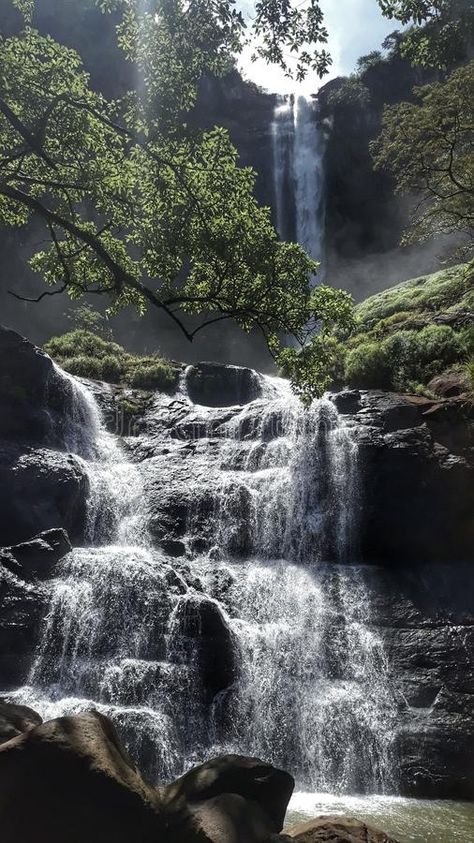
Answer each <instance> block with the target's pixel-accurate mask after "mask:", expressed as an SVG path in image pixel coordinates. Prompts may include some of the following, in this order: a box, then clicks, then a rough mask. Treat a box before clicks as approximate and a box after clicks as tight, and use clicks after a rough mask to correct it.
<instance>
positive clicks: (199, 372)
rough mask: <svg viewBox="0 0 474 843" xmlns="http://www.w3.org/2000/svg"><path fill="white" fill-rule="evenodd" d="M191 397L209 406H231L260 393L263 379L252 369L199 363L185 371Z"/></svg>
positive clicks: (251, 398)
mask: <svg viewBox="0 0 474 843" xmlns="http://www.w3.org/2000/svg"><path fill="white" fill-rule="evenodd" d="M186 385H187V389H188V393H189V397H190V398H191V400H192V401H193V402H194V403H195V404H204V405H205V406H206V407H232V406H234V405H236V404H240V405H241V404H248V403H249V402H250V401H253V400H254V399H255V398H258V397H259V396H260V394H261V386H260V380H259V377H258V375H257V373H256V372H254V371H253V370H252V369H245V368H242V367H241V366H222V365H221V364H220V363H199V364H197V365H196V366H189V368H188V369H187V370H186Z"/></svg>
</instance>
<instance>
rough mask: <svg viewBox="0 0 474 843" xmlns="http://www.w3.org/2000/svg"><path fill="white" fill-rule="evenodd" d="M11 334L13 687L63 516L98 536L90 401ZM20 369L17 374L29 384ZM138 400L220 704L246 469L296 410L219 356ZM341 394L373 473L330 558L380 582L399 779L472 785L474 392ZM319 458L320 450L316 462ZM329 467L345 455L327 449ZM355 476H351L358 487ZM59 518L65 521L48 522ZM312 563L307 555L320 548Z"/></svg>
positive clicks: (144, 461) (62, 549)
mask: <svg viewBox="0 0 474 843" xmlns="http://www.w3.org/2000/svg"><path fill="white" fill-rule="evenodd" d="M1 343H2V348H3V354H2V358H1V359H2V361H3V362H2V365H3V367H4V368H3V370H2V371H3V375H2V379H1V380H0V383H1V385H2V394H1V399H0V400H1V403H2V410H3V412H2V419H3V420H4V421H3V423H2V424H3V426H2V437H3V438H2V443H1V453H2V459H3V463H2V466H3V467H2V486H1V513H2V530H1V536H0V543H1V544H2V545H4V548H3V550H2V554H1V560H0V562H1V565H0V598H1V601H2V612H1V622H0V687H2V688H3V689H4V690H10V691H12V690H14V689H15V688H17V687H18V686H19V685H21V684H24V682H25V680H26V677H27V675H28V671H29V667H30V665H31V661H32V658H33V656H34V653H35V648H36V647H37V645H38V641H39V638H40V635H41V628H42V622H43V619H44V616H45V612H46V610H47V607H48V604H49V598H50V581H51V577H54V576H58V575H59V574H60V571H61V566H62V565H63V564H64V563H63V561H61V560H62V559H63V557H64V554H67V552H68V550H69V544H68V540H67V537H66V535H65V534H64V533H63V532H61V529H65V530H67V531H68V532H69V535H70V537H71V539H72V541H73V542H74V543H76V544H77V543H79V544H80V543H81V542H83V541H84V510H85V507H86V503H87V498H88V495H89V486H88V476H87V471H86V462H85V455H84V453H82V454H81V448H82V449H83V444H82V446H81V447H79V445H78V441H79V440H78V439H77V437H76V438H75V437H74V436H72V434H71V418H72V419H74V418H76V421H77V422H78V423H79V424H81V423H82V424H83V423H84V419H83V417H81V415H80V414H79V416H77V408H76V416H75V415H74V407H73V406H71V393H70V391H69V389H68V384H69V383H70V381H68V378H66V377H65V376H63V375H62V374H61V373H60V372H58V371H57V370H55V369H54V367H53V366H52V364H51V361H49V359H48V358H46V357H45V356H44V355H42V354H41V352H39V350H38V349H35V348H34V347H33V346H31V345H30V344H29V343H27V342H26V341H25V340H23V339H22V338H21V337H18V336H17V335H14V334H13V333H12V332H9V331H6V330H2V333H1ZM7 352H8V358H7ZM8 373H10V374H11V373H14V382H12V380H11V378H10V379H8V377H7V375H8ZM91 387H93V389H94V391H95V394H96V396H97V398H98V400H99V401H100V402H101V404H102V407H103V411H104V414H105V416H106V418H108V421H109V426H110V429H111V430H112V431H115V430H117V427H116V424H117V409H118V408H119V407H120V402H121V401H122V400H123V395H122V393H121V391H120V390H117V391H115V392H114V390H113V389H112V388H110V387H107V386H105V385H100V384H96V385H91ZM189 395H192V401H191V400H190V398H189ZM58 396H59V397H58ZM128 397H129V398H130V397H131V398H132V399H133V398H135V400H136V404H135V407H136V412H135V414H134V417H133V423H132V424H131V425H129V426H128V427H126V429H125V430H124V429H123V428H121V430H120V432H121V433H125V434H126V435H125V438H124V439H123V444H124V447H125V448H126V449H127V452H128V454H129V458H130V459H131V461H132V463H135V464H137V465H140V466H141V470H142V472H143V478H144V484H145V485H144V490H143V494H144V496H145V499H146V501H147V510H148V520H149V530H150V535H151V539H152V542H153V544H154V546H155V547H156V548H158V549H159V550H160V553H161V554H165V557H164V559H165V561H166V566H164V567H163V564H164V563H163V558H162V556H160V557H159V558H160V560H161V561H160V565H161V566H162V567H163V571H164V572H165V573H164V579H163V582H166V583H168V586H167V587H168V588H169V596H170V600H169V601H168V602H170V605H174V604H173V602H172V600H174V599H175V597H174V596H173V597H172V595H174V594H177V595H182V597H179V599H178V603H177V604H176V605H177V608H176V610H173V611H174V614H173V618H174V621H173V623H174V624H175V628H178V627H180V628H181V629H182V630H184V634H185V636H186V640H187V641H188V642H189V643H188V644H187V645H186V646H187V647H191V649H190V650H189V652H190V653H193V654H194V655H193V658H194V659H195V660H196V664H197V665H199V670H200V671H201V672H202V676H203V677H204V679H205V684H206V689H207V697H206V699H207V702H206V699H203V705H209V704H212V699H213V698H214V697H215V695H216V694H219V693H220V692H222V691H223V690H224V689H226V688H228V687H229V686H230V685H231V684H232V682H233V681H234V679H235V675H236V673H235V671H236V670H237V668H236V666H235V664H234V657H235V641H234V638H233V635H234V633H233V632H232V631H231V629H230V628H229V626H228V623H227V622H226V621H225V620H224V614H223V613H224V611H225V612H231V611H232V605H231V604H230V603H228V595H229V594H231V592H232V589H233V587H234V586H233V581H232V576H233V575H232V573H231V571H227V573H226V570H227V569H226V568H225V566H222V564H219V560H221V559H222V552H225V554H228V555H229V558H234V559H236V560H238V559H239V558H241V557H242V556H243V555H245V554H248V553H249V552H251V549H252V548H253V547H254V546H255V541H256V539H255V534H254V532H252V531H254V530H255V520H254V518H253V516H252V517H250V514H251V512H252V508H251V507H252V500H251V495H250V493H249V489H248V488H247V489H246V487H245V483H243V482H242V481H241V480H240V479H239V472H240V471H242V470H243V469H245V471H246V472H248V471H249V470H250V471H251V466H252V463H251V462H249V457H248V454H249V452H250V451H252V453H253V459H255V460H257V463H256V465H257V464H258V460H259V459H261V456H262V454H264V451H265V448H266V445H267V444H268V443H269V442H275V441H278V437H279V436H280V435H281V431H282V427H281V425H282V423H283V422H282V419H281V418H279V417H278V414H279V413H281V412H283V411H284V408H281V409H280V410H279V411H278V412H276V410H272V412H271V413H267V414H266V415H264V416H263V417H262V402H264V400H265V399H264V396H263V394H262V381H261V379H260V378H259V376H258V375H257V374H256V373H254V372H252V371H251V370H242V369H238V368H235V367H221V366H217V365H209V364H206V365H202V366H196V367H194V368H191V369H188V370H187V372H186V378H185V381H184V382H183V380H182V381H181V385H180V388H179V390H178V391H177V392H176V393H175V394H173V395H168V396H144V395H143V393H141V394H140V395H136V396H134V395H133V394H132V393H130V394H129V396H128ZM32 399H33V400H32ZM144 399H146V400H144ZM331 401H332V402H333V404H334V405H335V406H336V407H337V409H338V411H339V413H340V416H341V418H342V419H344V420H345V421H344V424H345V425H347V428H348V429H350V431H352V434H353V435H354V437H355V440H356V441H357V444H358V456H357V478H358V479H357V484H356V485H355V486H354V487H351V489H350V497H351V500H352V502H353V504H354V511H355V517H356V520H357V530H356V535H358V537H359V539H358V542H356V544H355V545H354V547H353V548H352V550H351V558H350V560H349V559H347V558H343V559H341V558H340V555H338V553H339V551H338V548H340V541H339V539H340V536H339V534H338V531H339V529H342V527H340V525H341V524H342V523H343V522H342V521H340V520H338V521H337V522H334V523H333V524H331V523H329V522H328V525H327V528H326V532H325V536H326V539H325V544H324V559H323V560H322V561H324V563H325V564H327V563H328V562H329V563H331V562H336V561H337V562H338V565H336V566H335V567H333V568H331V566H330V567H329V568H328V574H327V577H328V578H329V580H328V581H329V583H331V577H332V574H331V570H334V571H335V572H336V571H337V570H339V568H340V566H341V564H342V563H345V562H347V561H350V562H352V563H354V562H357V563H359V566H358V570H359V572H362V575H363V581H364V583H365V589H366V593H367V597H366V598H364V601H365V611H366V613H367V620H366V623H367V629H368V630H370V629H371V630H373V631H374V632H375V633H376V635H377V636H378V637H379V638H380V640H381V641H382V642H384V653H385V655H384V659H385V658H386V660H387V664H386V671H387V672H386V676H387V679H386V680H384V681H387V682H389V683H390V687H391V689H392V691H391V693H392V694H393V699H394V701H395V703H394V704H395V705H396V709H397V716H396V726H395V732H394V735H393V741H392V748H391V756H390V757H391V766H392V771H391V772H392V773H393V777H392V781H393V784H392V787H393V788H394V789H395V790H396V791H398V792H401V793H404V794H408V795H419V796H430V797H431V796H432V797H435V796H436V797H465V798H469V797H472V796H474V793H473V791H472V777H471V775H470V763H471V758H472V752H473V750H474V743H473V742H474V720H473V707H472V699H473V694H474V668H473V663H472V653H473V644H474V641H473V638H472V636H473V630H474V617H473V614H472V606H470V605H469V595H470V594H471V593H472V585H473V579H474V575H473V570H474V569H473V562H474V560H473V558H472V548H473V538H474V536H473V532H472V531H473V524H472V518H471V517H470V516H471V513H472V508H473V507H472V504H473V500H472V496H473V490H474V484H473V482H472V478H473V460H472V407H471V406H470V405H469V403H468V402H467V401H464V400H459V399H447V400H444V401H438V402H434V401H430V400H427V399H420V398H412V397H409V396H399V395H394V394H387V393H381V392H373V391H372V392H370V391H367V392H354V391H352V392H350V391H343V392H339V393H337V394H334V395H333V396H331ZM329 406H330V405H327V409H325V410H324V413H323V414H322V415H321V416H319V417H318V418H319V423H320V424H321V425H322V426H325V425H327V424H328V423H329V421H330V416H328V415H327V414H328V413H331V412H332V411H330V409H329ZM325 407H326V405H325ZM150 408H151V409H150ZM5 411H8V418H9V419H10V420H11V419H12V418H14V419H15V420H16V429H15V427H13V426H12V425H11V424H10V423H8V424H5ZM262 418H263V422H262ZM81 419H82V420H81ZM37 420H39V422H41V424H39V423H38V424H37ZM230 431H233V433H232V436H234V437H235V436H236V431H237V432H238V440H236V441H238V442H239V443H241V448H242V450H241V451H240V452H238V450H236V451H233V452H232V463H231V466H229V467H231V469H232V477H234V478H235V483H234V485H233V486H232V489H231V490H230V491H231V493H232V494H231V495H229V494H228V492H229V489H230V487H228V488H227V493H226V498H225V501H219V495H221V494H222V487H221V486H220V485H219V483H217V482H216V477H217V475H216V466H219V465H221V464H222V460H223V458H224V455H225V454H227V456H226V459H227V460H228V459H229V453H228V452H227V451H226V450H225V448H226V443H227V442H228V437H229V432H230ZM144 433H146V435H144ZM352 434H351V435H352ZM82 442H83V440H82ZM223 449H224V450H223ZM310 457H311V454H310V453H309V452H308V454H307V457H306V459H309V458H310ZM318 466H319V470H320V471H321V472H324V470H327V465H326V466H325V462H324V459H323V460H322V461H320V462H319V463H318ZM335 466H336V467H337V463H336V464H335ZM242 477H243V475H242ZM190 478H192V482H191V480H190ZM244 479H245V478H244ZM321 481H324V477H322V478H321V479H320V481H318V482H320V484H321V485H320V489H319V493H320V494H322V495H323V496H324V495H326V492H325V486H324V482H322V483H321ZM342 490H343V486H340V494H342V493H343V492H342ZM309 491H310V490H306V492H305V494H308V493H309ZM332 493H333V492H331V494H332ZM276 501H277V499H276V498H275V506H276V505H277V503H276ZM216 505H217V506H219V507H220V512H221V515H222V511H224V514H225V525H226V531H225V534H224V533H220V534H219V535H218V534H217V533H216V529H217V527H216V524H217V522H216V508H215V507H216ZM328 511H330V510H328ZM338 518H339V516H338ZM220 523H221V525H222V524H223V523H224V522H223V521H222V518H221V521H220ZM316 526H317V525H316ZM53 528H54V529H53ZM279 529H280V526H279V525H278V522H277V521H275V522H274V530H275V532H274V534H273V535H269V536H267V537H264V540H265V542H270V543H271V542H272V541H275V540H277V541H278V535H279V533H278V530H279ZM313 529H316V528H315V525H314V524H310V522H309V521H308V524H307V527H306V526H305V525H304V522H303V523H302V530H303V533H302V535H301V537H300V539H301V541H300V543H299V545H298V547H299V548H300V550H301V548H302V549H303V551H304V554H306V555H308V554H309V556H311V554H312V553H313V551H312V547H311V536H312V530H313ZM317 529H319V527H317ZM45 530H46V531H49V532H46V533H43V535H37V534H38V533H40V532H41V531H45ZM259 541H260V539H259ZM285 541H286V539H285ZM265 546H266V545H265ZM292 547H293V545H292ZM313 550H314V549H313ZM295 552H296V551H295ZM299 552H300V551H299V550H298V553H299ZM196 555H199V556H202V557H206V558H207V559H208V564H210V565H211V567H212V565H213V564H215V578H214V580H212V588H211V591H210V592H209V593H208V594H207V593H206V592H205V590H204V586H203V582H202V581H200V579H199V577H196V574H195V573H193V571H192V568H191V567H190V563H191V561H192V559H193V558H195V556H196ZM315 558H316V557H315ZM173 560H174V561H173ZM212 560H215V562H213V561H212ZM301 561H302V562H303V567H304V558H303V556H302V558H301ZM66 562H67V556H66ZM360 563H362V567H360ZM346 567H347V566H346ZM165 568H166V571H165ZM160 570H161V569H160ZM85 574H86V570H85V569H84V575H85ZM160 576H161V575H160ZM153 582H154V581H153ZM160 582H161V580H160ZM147 587H148V586H147ZM333 587H336V586H335V585H333V586H331V585H330V586H329V588H330V589H331V588H333ZM191 593H192V595H195V596H196V599H194V597H193V598H192V599H191ZM188 596H189V599H188ZM165 597H166V600H165V601H164V602H163V599H161V598H160V600H161V602H160V604H159V605H160V606H162V609H161V608H160V611H165V610H166V611H169V609H165V604H166V605H167V596H166V595H165ZM197 598H199V599H197ZM157 605H158V604H157ZM221 607H225V609H224V608H221ZM338 612H339V614H338ZM342 613H343V607H342V606H339V608H337V606H336V609H335V610H334V611H333V612H332V614H331V625H330V627H328V628H327V633H326V634H327V635H328V636H329V638H328V639H327V643H326V645H325V646H327V647H328V648H329V655H330V654H331V651H332V650H333V648H334V647H335V644H336V641H337V640H338V639H339V637H340V636H344V635H348V634H349V630H348V628H347V626H345V625H344V617H343V614H342ZM156 620H157V621H158V618H157V619H156ZM162 622H163V619H160V624H161V623H162ZM157 628H158V627H157ZM108 634H109V633H107V635H108ZM160 634H161V633H160ZM104 640H105V639H104ZM101 646H103V645H101ZM154 646H155V648H156V647H157V644H156V643H155V644H154ZM160 646H161V645H160ZM186 652H188V651H187V650H183V651H182V654H181V655H180V657H179V658H180V659H181V660H182V658H183V657H185V656H184V655H183V654H185V653H186ZM342 652H343V650H341V653H342ZM340 659H341V656H337V658H336V655H334V656H333V658H332V659H331V658H329V657H328V659H327V660H326V669H327V670H328V671H329V673H328V679H330V680H331V681H337V678H338V676H339V677H340V678H343V680H344V683H347V682H349V678H350V677H349V674H348V673H347V670H348V666H347V665H345V664H344V662H343V661H341V660H340ZM384 670H385V668H384ZM384 675H385V674H384ZM196 693H197V691H196ZM316 839H317V838H316Z"/></svg>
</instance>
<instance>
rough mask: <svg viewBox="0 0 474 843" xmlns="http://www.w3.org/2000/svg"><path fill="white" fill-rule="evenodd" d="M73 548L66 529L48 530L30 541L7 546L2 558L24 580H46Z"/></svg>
mask: <svg viewBox="0 0 474 843" xmlns="http://www.w3.org/2000/svg"><path fill="white" fill-rule="evenodd" d="M71 550H72V547H71V543H70V541H69V537H68V534H67V533H66V531H65V530H62V529H56V530H46V531H45V532H43V533H40V534H39V535H38V536H35V537H34V538H33V539H30V541H28V542H22V543H21V544H17V545H14V546H13V547H8V548H6V549H5V555H4V557H2V556H1V555H0V560H1V562H2V564H3V565H4V567H5V568H8V570H9V571H12V573H14V574H16V575H17V576H18V577H20V578H21V579H23V580H26V581H30V580H35V579H39V580H44V579H48V578H49V577H51V576H54V573H55V570H56V566H57V564H58V562H59V561H60V560H61V559H63V558H64V556H66V554H67V553H69V552H70V551H71Z"/></svg>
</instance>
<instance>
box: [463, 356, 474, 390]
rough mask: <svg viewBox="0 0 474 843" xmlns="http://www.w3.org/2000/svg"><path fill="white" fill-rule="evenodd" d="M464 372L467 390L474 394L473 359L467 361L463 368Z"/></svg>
mask: <svg viewBox="0 0 474 843" xmlns="http://www.w3.org/2000/svg"><path fill="white" fill-rule="evenodd" d="M464 371H465V374H466V379H467V383H468V386H469V389H470V390H471V392H473V393H474V357H473V358H472V360H468V361H467V363H466V365H465V367H464Z"/></svg>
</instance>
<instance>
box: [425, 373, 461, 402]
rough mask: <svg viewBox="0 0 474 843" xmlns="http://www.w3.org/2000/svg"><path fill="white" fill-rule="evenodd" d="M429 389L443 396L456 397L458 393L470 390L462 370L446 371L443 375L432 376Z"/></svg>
mask: <svg viewBox="0 0 474 843" xmlns="http://www.w3.org/2000/svg"><path fill="white" fill-rule="evenodd" d="M428 389H429V390H431V392H434V394H435V395H439V396H440V397H441V398H454V397H455V396H457V395H464V394H465V393H466V392H467V391H468V385H467V382H466V377H465V376H464V374H463V373H462V372H445V373H444V374H443V375H437V376H436V377H435V378H432V379H431V380H430V382H429V384H428Z"/></svg>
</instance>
